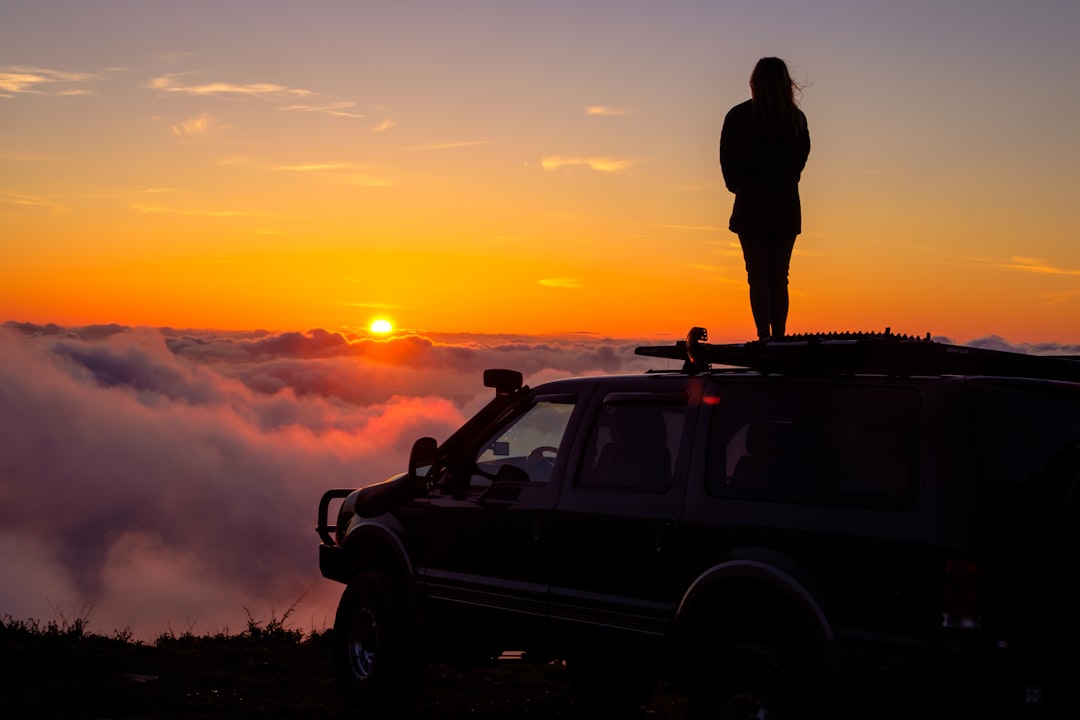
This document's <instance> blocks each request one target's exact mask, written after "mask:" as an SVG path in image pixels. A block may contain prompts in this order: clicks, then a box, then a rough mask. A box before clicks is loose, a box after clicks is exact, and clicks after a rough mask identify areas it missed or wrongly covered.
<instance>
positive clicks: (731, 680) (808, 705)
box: [686, 645, 817, 720]
mask: <svg viewBox="0 0 1080 720" xmlns="http://www.w3.org/2000/svg"><path fill="white" fill-rule="evenodd" d="M816 694H817V693H816V691H815V687H814V683H813V682H812V681H811V677H810V674H809V672H808V670H807V665H806V663H805V662H804V661H803V660H802V659H801V657H800V656H799V655H798V654H797V653H795V652H794V651H788V650H784V649H782V648H778V647H774V646H770V645H740V646H736V647H733V648H728V649H726V650H724V651H722V652H720V653H718V654H717V655H716V656H715V657H713V658H712V660H710V661H709V662H707V663H706V664H705V666H704V667H703V668H702V670H701V673H700V674H699V676H698V679H697V681H696V683H695V685H694V688H693V690H692V692H691V695H690V702H689V704H688V707H687V713H686V719H687V720H811V719H812V718H815V717H817V698H816Z"/></svg>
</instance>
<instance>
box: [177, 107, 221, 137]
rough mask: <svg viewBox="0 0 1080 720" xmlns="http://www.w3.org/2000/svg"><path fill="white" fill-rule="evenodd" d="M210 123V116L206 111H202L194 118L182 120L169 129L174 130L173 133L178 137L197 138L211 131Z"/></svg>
mask: <svg viewBox="0 0 1080 720" xmlns="http://www.w3.org/2000/svg"><path fill="white" fill-rule="evenodd" d="M210 123H211V120H210V116H209V115H207V114H206V113H202V114H201V115H197V116H195V117H193V118H188V119H187V120H182V121H180V122H178V123H176V124H175V125H172V126H171V127H170V128H169V129H170V130H172V131H173V134H174V135H176V136H177V137H182V138H196V137H200V136H202V135H206V134H207V133H208V132H210Z"/></svg>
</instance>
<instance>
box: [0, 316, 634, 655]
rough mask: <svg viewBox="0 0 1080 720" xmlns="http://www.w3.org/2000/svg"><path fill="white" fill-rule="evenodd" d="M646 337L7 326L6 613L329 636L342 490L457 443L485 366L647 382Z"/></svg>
mask: <svg viewBox="0 0 1080 720" xmlns="http://www.w3.org/2000/svg"><path fill="white" fill-rule="evenodd" d="M654 342H655V341H654ZM635 344H640V343H634V342H632V341H626V340H621V341H616V340H610V339H603V338H591V337H583V336H565V337H559V338H538V337H513V336H468V335H459V336H441V337H439V336H418V335H410V336H404V337H397V338H393V339H389V340H378V341H377V340H373V339H371V338H363V337H346V336H344V335H342V334H338V333H331V332H326V331H323V330H313V331H310V332H304V333H300V332H291V333H277V334H274V333H267V332H251V333H221V332H209V331H178V330H172V329H157V328H132V327H124V326H117V325H108V326H91V327H82V328H63V327H58V326H55V325H34V324H28V323H13V322H9V323H6V324H4V325H0V578H2V582H0V616H4V615H7V616H10V617H11V618H14V619H36V620H40V621H43V622H47V621H50V620H66V621H68V622H70V621H72V620H74V619H75V618H83V617H86V618H87V619H88V625H89V627H90V629H91V630H94V631H96V632H103V633H111V632H113V631H118V630H124V629H127V630H130V631H131V632H132V633H133V635H134V636H135V637H136V638H139V639H144V640H153V639H154V638H156V637H157V636H158V635H160V634H162V633H164V632H173V633H177V634H179V633H182V632H189V631H190V632H194V633H195V634H204V633H213V632H219V631H223V630H226V631H230V632H237V631H239V630H242V629H243V628H244V627H245V626H246V622H247V619H248V613H249V612H250V614H251V616H252V617H253V618H255V619H256V620H261V621H265V620H267V619H268V618H270V617H271V616H272V615H275V614H276V616H277V617H280V616H281V615H282V613H283V612H285V611H286V610H287V609H289V608H294V611H293V613H292V615H291V617H290V619H291V621H292V622H294V623H295V626H296V627H297V628H298V629H302V630H310V629H315V630H321V629H323V628H325V627H328V626H329V625H331V624H332V621H333V610H334V606H335V604H336V602H337V597H338V595H339V593H340V591H341V586H340V585H337V584H336V583H332V582H331V581H328V580H325V579H323V578H322V577H321V576H320V575H319V571H318V562H317V550H316V548H317V545H318V538H317V535H316V534H315V532H314V528H315V524H316V509H317V505H318V501H319V498H320V496H321V494H322V493H323V491H324V490H327V489H329V488H334V487H359V486H362V485H367V484H370V483H373V482H378V481H380V480H384V479H386V478H387V477H389V476H391V475H393V474H395V473H397V472H400V471H401V470H402V469H403V468H404V465H405V460H406V458H407V455H408V452H409V448H410V446H411V444H412V442H413V440H414V439H415V438H417V437H420V436H421V435H431V436H434V437H435V438H437V439H439V440H442V439H443V438H445V437H446V436H448V435H449V434H450V433H451V432H452V431H453V430H454V429H456V428H457V427H458V426H459V425H460V424H461V423H462V422H463V421H464V420H465V419H467V418H468V417H469V416H470V415H471V414H472V413H474V412H475V411H476V410H477V409H479V408H480V407H481V406H482V405H483V404H484V403H486V402H487V401H488V399H489V398H490V397H491V396H492V392H493V391H492V390H490V389H487V388H484V387H483V385H482V372H483V370H484V369H485V368H491V367H507V368H514V369H518V370H521V371H522V372H524V373H525V376H526V382H527V383H529V384H533V385H535V384H537V383H539V382H542V381H544V380H547V379H551V378H556V377H563V376H568V375H580V374H593V373H611V372H619V371H624V370H632V371H637V370H641V369H643V368H645V367H646V361H645V360H644V359H643V358H638V357H636V356H635V355H634V354H633V347H634V345H635Z"/></svg>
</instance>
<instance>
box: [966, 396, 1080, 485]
mask: <svg viewBox="0 0 1080 720" xmlns="http://www.w3.org/2000/svg"><path fill="white" fill-rule="evenodd" d="M971 411H972V412H971V417H972V420H973V421H974V424H975V462H976V465H977V467H978V477H979V479H980V481H981V482H1003V483H1023V482H1027V481H1028V480H1029V479H1030V478H1031V477H1032V474H1033V472H1034V471H1036V470H1041V469H1043V468H1045V467H1046V466H1047V465H1049V464H1050V463H1051V462H1052V461H1053V459H1054V456H1055V454H1056V453H1057V452H1058V451H1059V450H1060V449H1061V447H1062V446H1064V445H1065V444H1067V443H1070V442H1075V441H1076V440H1078V439H1080V398H1078V397H1076V396H1075V395H1061V396H1053V395H1044V394H1039V393H1021V392H1016V391H1012V390H1008V389H1004V388H1002V389H998V388H981V389H975V390H974V391H973V392H972V396H971Z"/></svg>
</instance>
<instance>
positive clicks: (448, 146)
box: [409, 140, 488, 150]
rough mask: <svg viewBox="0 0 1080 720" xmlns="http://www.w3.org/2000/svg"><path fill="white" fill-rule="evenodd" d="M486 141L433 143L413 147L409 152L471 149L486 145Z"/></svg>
mask: <svg viewBox="0 0 1080 720" xmlns="http://www.w3.org/2000/svg"><path fill="white" fill-rule="evenodd" d="M487 142H488V141H487V140H462V141H460V142H446V143H433V144H431V145H415V146H413V147H411V148H409V150H453V149H455V148H463V147H471V146H473V145H486V144H487Z"/></svg>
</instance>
